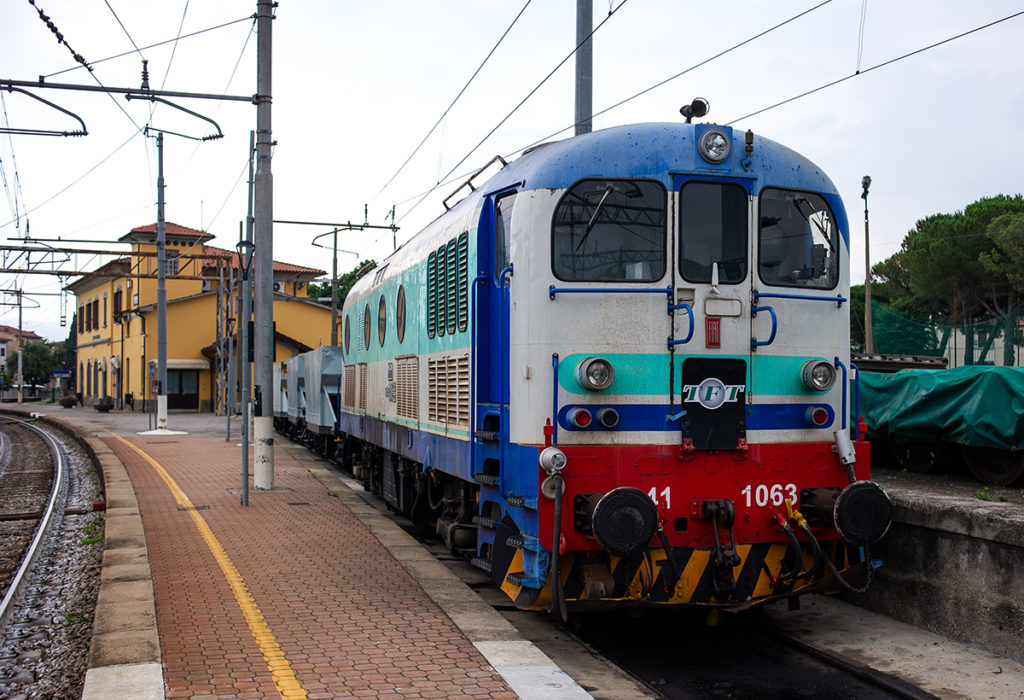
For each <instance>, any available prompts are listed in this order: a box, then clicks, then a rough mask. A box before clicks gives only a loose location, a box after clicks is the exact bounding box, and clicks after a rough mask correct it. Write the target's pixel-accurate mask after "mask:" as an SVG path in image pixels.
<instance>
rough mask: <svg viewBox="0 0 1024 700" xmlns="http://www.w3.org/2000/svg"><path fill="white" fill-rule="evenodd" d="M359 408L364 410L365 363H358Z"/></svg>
mask: <svg viewBox="0 0 1024 700" xmlns="http://www.w3.org/2000/svg"><path fill="white" fill-rule="evenodd" d="M359 408H360V410H363V411H365V410H366V363H365V362H360V363H359Z"/></svg>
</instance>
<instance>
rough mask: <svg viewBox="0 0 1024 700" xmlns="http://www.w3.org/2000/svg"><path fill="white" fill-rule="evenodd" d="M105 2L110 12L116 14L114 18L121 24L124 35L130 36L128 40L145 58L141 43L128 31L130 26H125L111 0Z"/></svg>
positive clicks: (140, 55)
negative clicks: (140, 49)
mask: <svg viewBox="0 0 1024 700" xmlns="http://www.w3.org/2000/svg"><path fill="white" fill-rule="evenodd" d="M103 2H104V3H106V5H107V9H108V10H110V14H112V15H114V19H116V20H117V23H118V24H119V25H120V26H121V30H122V31H123V32H124V35H125V36H126V37H128V41H130V42H132V46H134V47H135V51H136V53H138V54H139V57H140V58H142V59H143V60H145V58H146V57H145V56H143V55H142V52H141V51H139V45H138V44H136V43H135V39H133V38H132V35H131V34H130V33H129V32H128V28H127V27H125V26H124V22H122V21H121V18H120V17H118V16H117V13H116V12H114V8H113V7H112V6H111V4H110V0H103Z"/></svg>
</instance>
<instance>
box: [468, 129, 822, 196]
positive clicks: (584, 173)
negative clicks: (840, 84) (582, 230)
mask: <svg viewBox="0 0 1024 700" xmlns="http://www.w3.org/2000/svg"><path fill="white" fill-rule="evenodd" d="M708 129H719V130H721V131H723V132H725V133H726V134H727V135H728V136H729V137H731V140H732V152H731V154H730V156H729V157H728V158H727V159H726V160H725V161H724V162H723V163H720V164H717V165H716V164H712V163H708V162H707V161H705V160H704V159H703V158H701V156H700V154H699V153H698V152H697V148H696V142H697V139H699V138H700V136H701V134H703V133H704V131H706V130H708ZM744 147H745V144H744V132H742V131H738V130H736V131H734V130H733V129H732V128H731V127H723V126H718V125H715V124H680V123H671V122H668V123H654V124H630V125H627V126H617V127H612V128H609V129H602V130H600V131H595V132H591V133H589V134H584V135H583V136H578V137H575V138H570V139H565V140H564V141H557V142H554V143H550V144H547V145H544V146H541V147H538V148H536V149H534V150H532V151H529V152H527V153H526V154H525V155H523V156H522V157H521V158H518V159H517V160H515V161H513V162H512V163H510V164H509V165H508V166H507V167H506V168H504V169H503V170H502V171H501V172H500V173H498V174H497V175H495V176H494V177H493V178H492V179H491V180H490V181H489V183H488V186H487V187H485V188H484V189H485V190H486V191H493V190H495V189H500V188H502V187H505V186H509V185H512V184H514V183H517V182H522V183H523V185H522V187H523V188H525V189H539V188H546V187H550V188H564V187H568V186H569V185H571V184H573V183H574V182H576V181H577V180H579V179H581V178H586V177H646V178H653V179H656V180H660V181H661V182H662V183H664V184H665V186H666V187H669V188H671V187H672V185H673V183H672V181H671V178H672V175H673V174H676V173H678V174H690V173H696V174H701V173H703V174H708V175H718V176H728V177H737V178H749V179H756V180H758V181H759V182H760V183H761V184H762V185H766V184H770V185H772V186H776V187H794V188H797V187H798V188H807V189H812V190H815V191H818V192H821V193H822V194H838V193H837V191H836V188H835V185H833V184H832V181H831V180H829V178H828V177H827V176H826V175H825V174H824V172H822V170H821V169H820V168H818V166H816V165H815V164H814V163H812V162H811V161H810V160H808V159H807V158H805V157H804V156H802V155H800V154H799V153H797V152H795V151H793V150H791V149H789V148H786V147H785V146H783V145H781V144H779V143H777V142H775V141H772V140H771V139H767V138H764V137H762V136H757V135H755V137H754V143H753V147H754V148H753V153H752V155H751V158H750V161H749V163H747V164H746V167H744V158H745V151H744ZM760 186H761V185H759V187H760Z"/></svg>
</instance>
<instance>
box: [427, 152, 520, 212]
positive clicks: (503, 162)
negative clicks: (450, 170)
mask: <svg viewBox="0 0 1024 700" xmlns="http://www.w3.org/2000/svg"><path fill="white" fill-rule="evenodd" d="M497 160H500V161H501V167H503V168H504V167H505V166H506V165H508V161H507V160H505V159H504V158H502V157H501V156H500V155H496V156H494V157H493V158H491V159H490V160H489V161H487V162H486V163H484V166H483V167H482V168H480V169H479V170H477V171H476V172H475V173H473V174H472V175H470V176H469V177H467V178H466V181H465V182H463V183H462V184H461V185H459V186H458V187H456V188H455V191H454V192H452V193H451V194H450V195H448V196H447V197H445V198H444V199H443V200H442V201H441V204H443V205H444V210H445V211H448V210H449V209H451V207H450V206H448V200H449V199H451V198H452V197H454V196H455V195H457V194H458V193H459V191H460V190H462V188H463V187H465V186H466V185H469V191H470V192H471V193H472V192H476V188H475V187H473V180H475V179H476V178H477V176H478V175H479V174H480V173H482V172H483V171H485V170H487V168H489V167H491V165H492V164H493V163H494V161H497ZM485 184H486V183H485Z"/></svg>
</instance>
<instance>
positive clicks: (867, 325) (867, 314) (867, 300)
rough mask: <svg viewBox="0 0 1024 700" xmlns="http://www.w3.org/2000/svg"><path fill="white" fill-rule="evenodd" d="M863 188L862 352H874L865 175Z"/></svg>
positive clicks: (868, 182)
mask: <svg viewBox="0 0 1024 700" xmlns="http://www.w3.org/2000/svg"><path fill="white" fill-rule="evenodd" d="M860 184H861V187H863V188H864V192H863V194H861V196H860V198H861V199H863V200H864V352H866V353H872V352H874V351H875V340H874V338H873V336H872V334H871V242H870V239H869V238H868V188H869V187H871V176H870V175H865V176H864V177H863V178H862V179H861V181H860Z"/></svg>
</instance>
